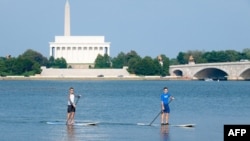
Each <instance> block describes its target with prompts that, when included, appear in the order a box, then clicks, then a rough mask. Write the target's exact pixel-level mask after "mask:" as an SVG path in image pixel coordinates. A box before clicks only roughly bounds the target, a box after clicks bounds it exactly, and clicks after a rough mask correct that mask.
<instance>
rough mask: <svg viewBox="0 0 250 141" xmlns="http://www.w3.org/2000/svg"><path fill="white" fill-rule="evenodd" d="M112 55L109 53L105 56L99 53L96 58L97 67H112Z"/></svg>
mask: <svg viewBox="0 0 250 141" xmlns="http://www.w3.org/2000/svg"><path fill="white" fill-rule="evenodd" d="M110 60H111V59H110V57H109V56H108V55H107V54H104V56H102V55H100V54H98V56H97V57H96V60H95V68H110V66H111V61H110Z"/></svg>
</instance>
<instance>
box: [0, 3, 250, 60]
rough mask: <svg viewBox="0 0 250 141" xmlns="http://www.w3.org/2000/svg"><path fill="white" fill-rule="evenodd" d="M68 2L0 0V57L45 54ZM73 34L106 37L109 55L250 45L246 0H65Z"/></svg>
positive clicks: (58, 30)
mask: <svg viewBox="0 0 250 141" xmlns="http://www.w3.org/2000/svg"><path fill="white" fill-rule="evenodd" d="M65 2H66V0H0V7H1V8H0V17H1V20H0V42H1V45H0V56H6V55H7V54H11V55H12V56H15V57H17V56H18V55H20V54H22V53H23V52H25V51H26V50H27V49H33V50H35V51H38V52H40V53H42V54H43V55H44V56H46V57H49V42H53V41H54V36H62V35H63V34H64V6H65ZM69 2H70V9H71V35H77V36H105V40H106V42H111V51H110V53H111V57H115V56H117V55H118V53H120V52H124V53H127V52H129V51H130V50H135V51H136V52H137V53H138V54H139V55H140V56H141V57H144V56H151V57H153V58H155V57H156V56H157V55H159V54H165V55H166V56H168V57H169V58H174V57H176V56H177V55H178V53H179V52H180V51H182V52H186V51H188V50H204V51H212V50H215V51H219V50H228V49H232V50H236V51H242V50H243V49H244V48H250V0H69Z"/></svg>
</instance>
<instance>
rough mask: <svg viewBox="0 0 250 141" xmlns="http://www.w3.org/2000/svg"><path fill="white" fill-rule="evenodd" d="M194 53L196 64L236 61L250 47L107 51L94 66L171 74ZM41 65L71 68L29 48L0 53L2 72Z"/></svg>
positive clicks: (34, 70)
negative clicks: (16, 53) (151, 53)
mask: <svg viewBox="0 0 250 141" xmlns="http://www.w3.org/2000/svg"><path fill="white" fill-rule="evenodd" d="M190 56H192V57H193V58H194V62H195V63H196V64H199V63H216V62H235V61H241V60H244V61H246V60H250V48H246V49H244V50H243V51H242V52H238V51H235V50H224V51H210V52H206V51H199V50H194V51H192V50H191V51H187V52H179V53H178V55H177V57H176V58H172V59H169V58H168V57H167V56H166V55H164V54H160V55H159V56H156V57H155V58H152V57H150V56H145V57H141V56H140V55H138V54H137V52H136V51H133V50H132V51H130V52H128V53H124V52H120V53H119V54H118V55H117V56H116V57H113V58H112V57H110V56H108V55H107V54H105V55H103V56H102V55H98V56H97V58H96V60H95V63H94V68H92V67H91V66H90V68H91V69H95V68H123V67H124V66H127V68H128V69H127V70H128V72H129V73H131V74H136V75H161V76H166V75H169V66H170V65H178V64H188V62H189V59H190ZM41 66H46V67H47V68H70V66H69V65H68V64H67V62H66V60H65V59H64V58H56V59H55V58H53V57H52V56H51V57H49V59H48V58H46V57H44V56H43V55H42V54H41V53H39V52H37V51H34V50H31V49H28V50H27V51H25V52H24V53H23V54H21V55H19V56H18V57H11V56H6V57H0V76H7V75H24V76H30V75H35V74H40V73H41V71H42V70H41Z"/></svg>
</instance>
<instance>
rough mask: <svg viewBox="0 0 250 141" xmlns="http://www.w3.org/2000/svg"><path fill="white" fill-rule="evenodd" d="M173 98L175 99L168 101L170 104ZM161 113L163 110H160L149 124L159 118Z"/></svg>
mask: <svg viewBox="0 0 250 141" xmlns="http://www.w3.org/2000/svg"><path fill="white" fill-rule="evenodd" d="M172 100H173V99H171V100H170V101H169V102H168V104H169V103H170V102H171V101H172ZM161 113H162V111H160V112H159V113H158V114H157V115H156V116H155V118H154V119H153V120H152V121H151V122H150V124H149V126H151V125H152V123H153V122H154V121H155V120H156V119H157V118H158V116H159V115H160V114H161Z"/></svg>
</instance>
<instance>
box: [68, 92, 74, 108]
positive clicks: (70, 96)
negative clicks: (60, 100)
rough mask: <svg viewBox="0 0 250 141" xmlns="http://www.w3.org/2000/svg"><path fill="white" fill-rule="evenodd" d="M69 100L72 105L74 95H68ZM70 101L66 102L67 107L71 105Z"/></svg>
mask: <svg viewBox="0 0 250 141" xmlns="http://www.w3.org/2000/svg"><path fill="white" fill-rule="evenodd" d="M69 99H70V101H71V102H72V103H74V100H75V95H74V94H70V95H69ZM70 101H69V100H68V105H71V103H70Z"/></svg>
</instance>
